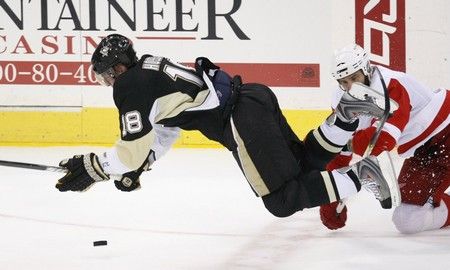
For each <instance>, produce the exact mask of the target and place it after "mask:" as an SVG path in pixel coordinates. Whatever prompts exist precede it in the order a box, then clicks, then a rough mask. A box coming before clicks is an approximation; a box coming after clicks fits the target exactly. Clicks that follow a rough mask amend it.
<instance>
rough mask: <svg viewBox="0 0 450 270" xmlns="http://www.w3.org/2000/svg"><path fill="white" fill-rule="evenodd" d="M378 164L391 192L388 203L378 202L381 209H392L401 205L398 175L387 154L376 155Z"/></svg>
mask: <svg viewBox="0 0 450 270" xmlns="http://www.w3.org/2000/svg"><path fill="white" fill-rule="evenodd" d="M378 163H379V165H380V169H381V171H382V172H383V175H384V178H385V179H386V182H387V183H388V186H389V191H390V192H391V197H390V198H388V199H390V202H389V201H387V200H388V199H386V200H385V201H380V204H381V207H383V208H385V209H388V208H392V207H397V206H399V205H400V203H401V195H400V188H399V187H398V181H397V177H398V174H397V172H396V169H395V167H394V163H393V161H392V157H391V155H390V153H389V152H387V151H384V152H382V153H381V154H380V155H378Z"/></svg>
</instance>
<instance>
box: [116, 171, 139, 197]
mask: <svg viewBox="0 0 450 270" xmlns="http://www.w3.org/2000/svg"><path fill="white" fill-rule="evenodd" d="M141 173H142V171H139V170H136V171H131V172H127V173H124V174H123V175H122V178H120V180H115V181H114V185H115V186H116V188H117V189H118V190H121V191H126V192H130V191H134V190H138V189H140V188H141V182H140V181H139V176H140V175H141Z"/></svg>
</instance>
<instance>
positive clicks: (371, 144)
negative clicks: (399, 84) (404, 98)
mask: <svg viewBox="0 0 450 270" xmlns="http://www.w3.org/2000/svg"><path fill="white" fill-rule="evenodd" d="M373 68H374V70H375V71H376V72H377V73H378V75H379V76H380V81H381V85H382V86H383V93H384V113H383V117H381V119H380V120H379V121H378V125H377V128H376V130H375V133H374V134H373V136H372V138H370V141H369V144H368V145H367V148H366V151H365V152H364V154H363V158H366V157H368V156H369V155H370V153H372V150H373V148H374V147H375V144H376V143H377V141H378V137H379V136H380V134H381V130H382V129H383V126H384V124H385V123H386V121H387V119H388V117H389V112H390V110H391V102H390V98H389V92H388V89H387V86H386V82H385V81H384V78H383V75H381V72H380V70H379V69H378V67H377V66H373ZM345 204H346V199H342V200H340V201H339V204H338V206H337V208H336V213H337V215H339V214H340V213H342V210H344V207H345Z"/></svg>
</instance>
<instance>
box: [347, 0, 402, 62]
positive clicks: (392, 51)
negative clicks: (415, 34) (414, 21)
mask: <svg viewBox="0 0 450 270" xmlns="http://www.w3.org/2000/svg"><path fill="white" fill-rule="evenodd" d="M355 30H356V31H355V35H356V36H355V39H356V43H357V44H359V45H360V46H362V47H363V48H364V49H366V50H367V51H368V52H369V53H370V59H371V60H372V61H373V62H375V63H377V64H381V65H384V66H387V67H389V68H392V69H394V70H399V71H405V69H406V56H405V43H406V42H405V0H355Z"/></svg>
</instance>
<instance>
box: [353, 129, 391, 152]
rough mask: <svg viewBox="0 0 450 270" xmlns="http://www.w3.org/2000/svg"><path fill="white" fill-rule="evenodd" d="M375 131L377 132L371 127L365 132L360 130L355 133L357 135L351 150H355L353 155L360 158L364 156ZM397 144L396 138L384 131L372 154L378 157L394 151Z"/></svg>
mask: <svg viewBox="0 0 450 270" xmlns="http://www.w3.org/2000/svg"><path fill="white" fill-rule="evenodd" d="M375 131H376V128H375V127H369V128H366V129H363V130H358V131H357V132H356V133H355V135H353V139H352V142H351V148H352V150H353V153H355V154H357V155H360V156H362V155H364V152H365V151H366V149H367V146H368V145H369V142H370V140H371V139H372V137H373V135H374V134H375ZM395 144H396V141H395V139H394V137H392V136H391V135H390V134H389V133H387V132H386V131H384V130H382V131H381V133H380V136H379V137H378V140H377V142H376V143H375V146H374V147H373V149H372V152H371V153H370V154H371V155H373V156H378V155H379V154H381V152H383V151H391V150H392V149H394V147H395Z"/></svg>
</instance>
